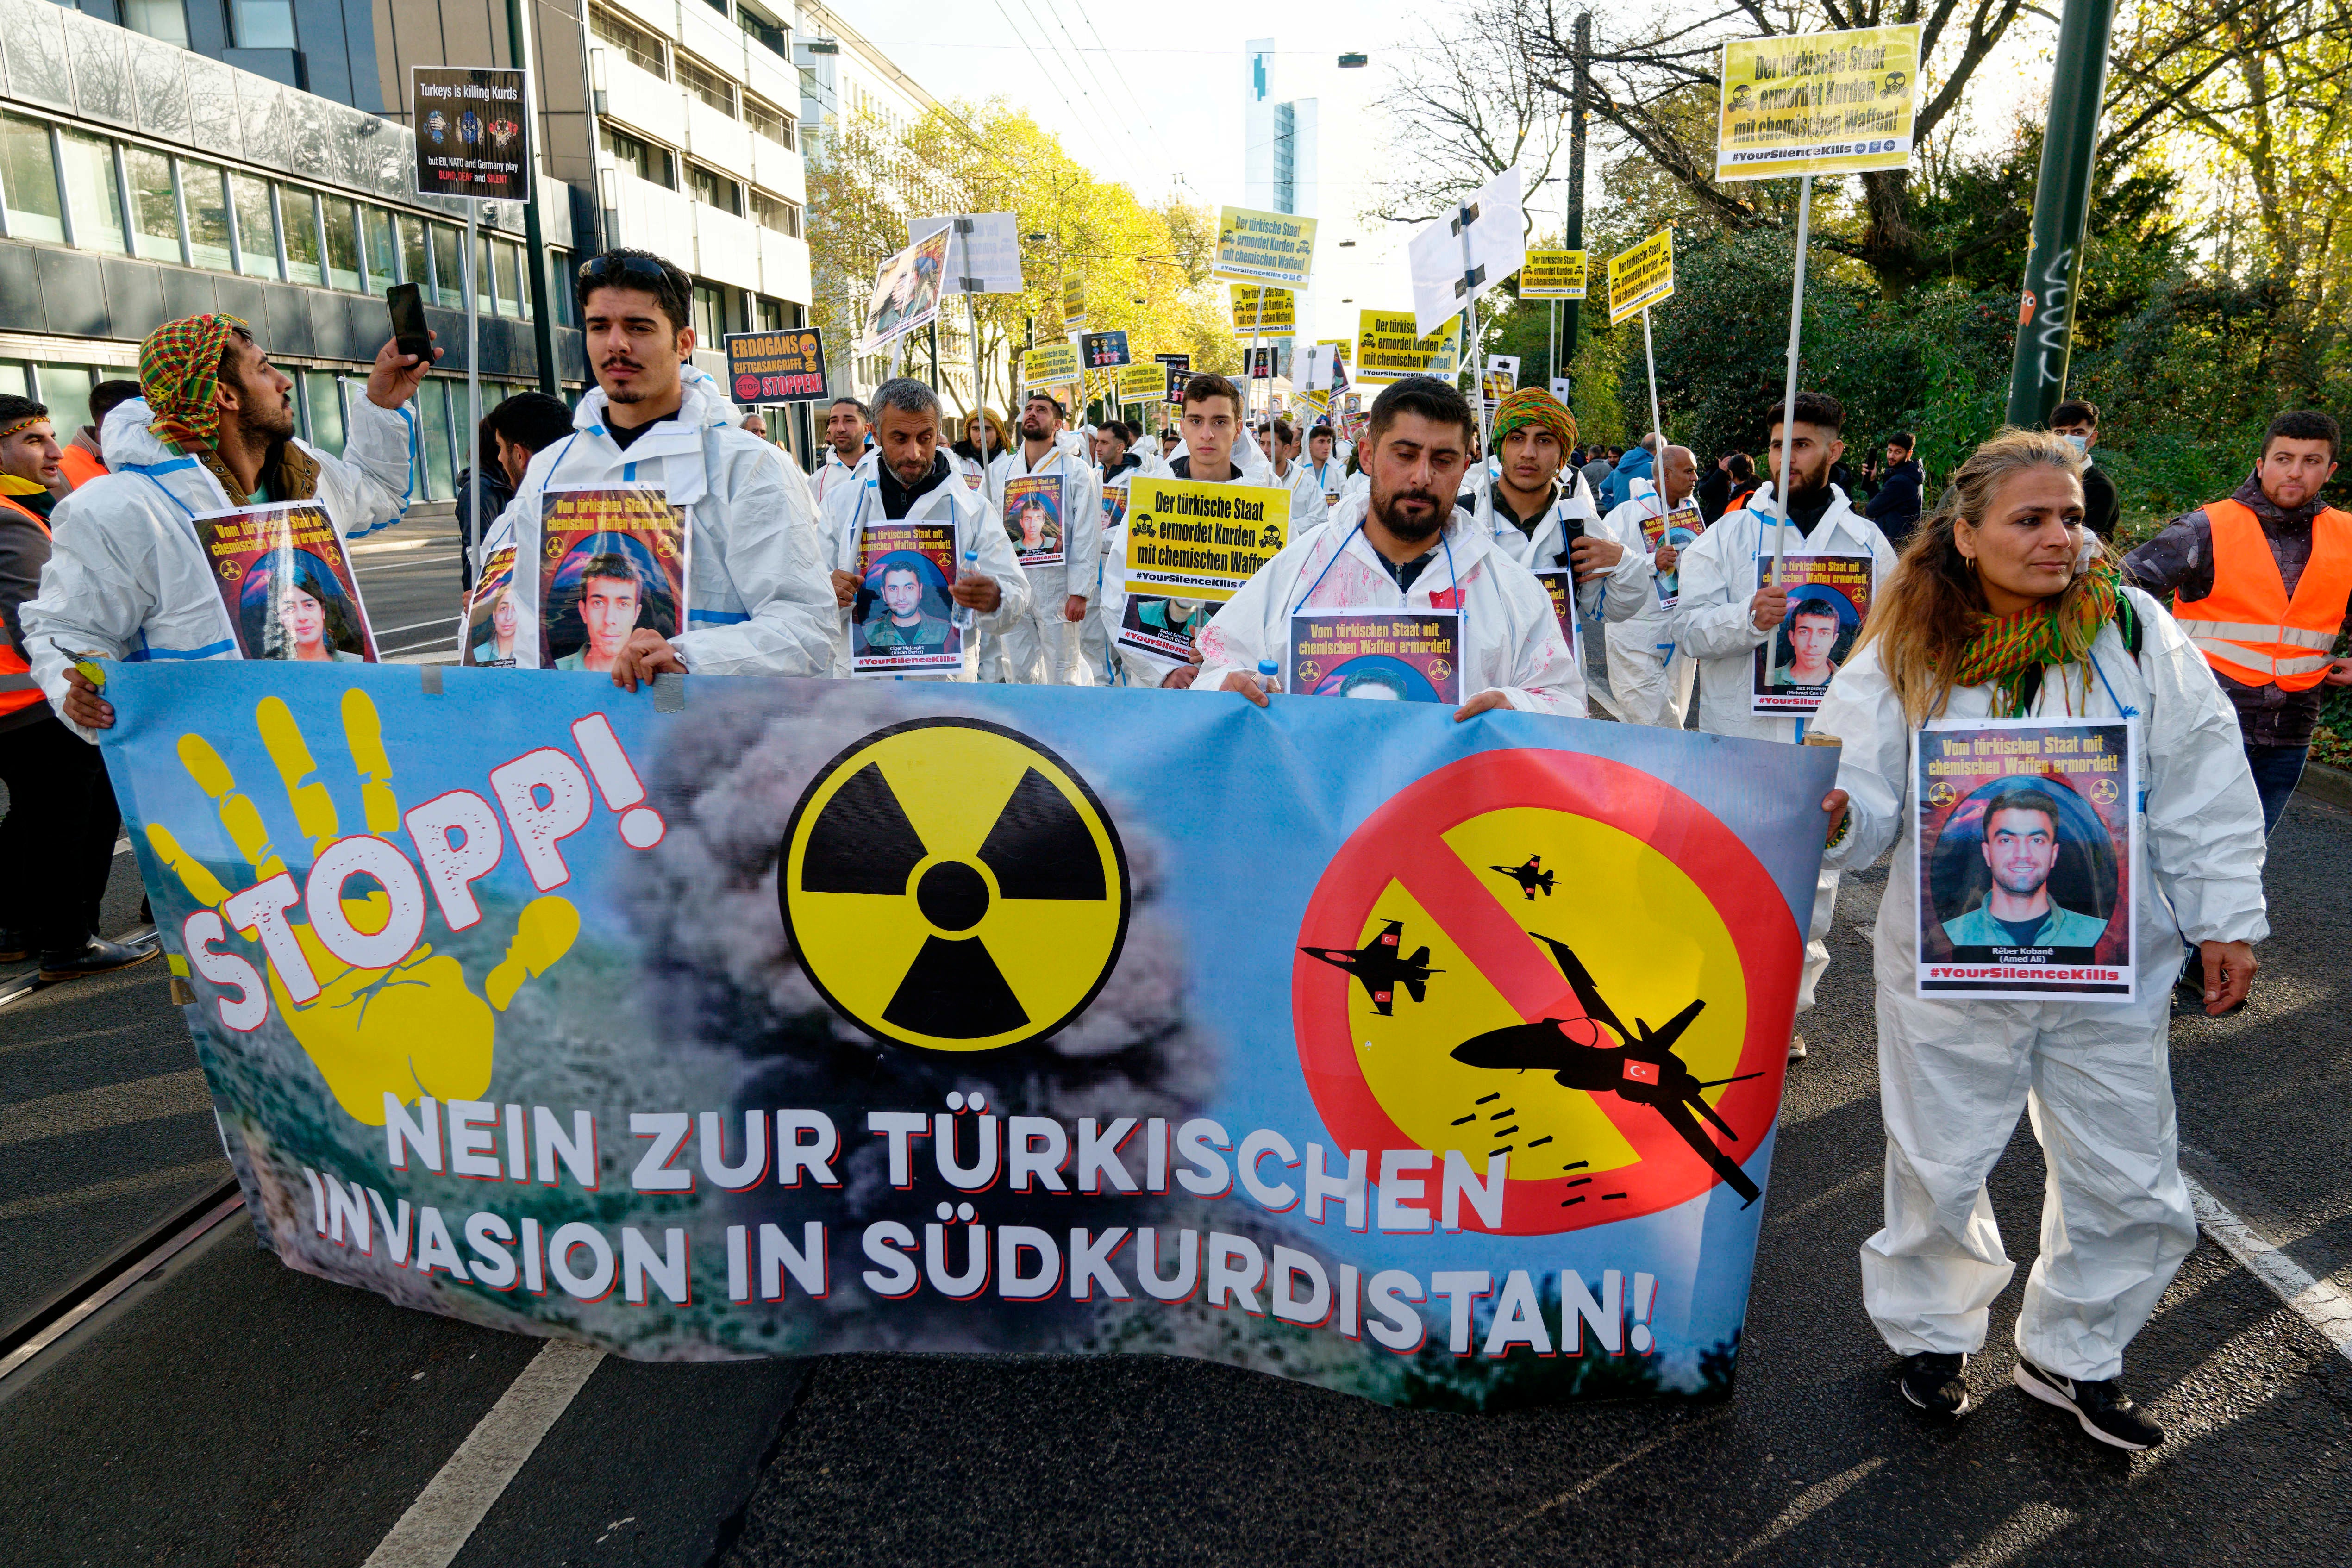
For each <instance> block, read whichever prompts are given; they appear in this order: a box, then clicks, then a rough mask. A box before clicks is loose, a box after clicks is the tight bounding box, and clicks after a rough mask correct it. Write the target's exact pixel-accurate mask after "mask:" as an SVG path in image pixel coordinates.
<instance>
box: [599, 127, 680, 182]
mask: <svg viewBox="0 0 2352 1568" xmlns="http://www.w3.org/2000/svg"><path fill="white" fill-rule="evenodd" d="M596 134H597V138H598V140H600V141H603V142H604V152H605V153H606V154H607V155H608V156H609V157H611V159H612V160H613V162H615V163H618V164H619V165H620V166H621V167H622V168H624V169H626V170H627V171H628V172H630V173H632V174H635V176H636V177H637V178H638V179H640V180H645V181H648V182H650V183H653V184H656V185H659V186H662V187H663V188H664V189H666V190H671V191H675V190H677V161H676V160H675V159H673V158H671V157H670V155H669V150H668V149H667V148H666V147H656V146H653V145H652V144H650V143H648V142H644V141H638V140H637V139H636V138H635V137H634V136H632V135H630V134H629V133H628V132H627V131H615V130H614V129H613V127H612V126H611V125H610V124H608V123H606V122H604V121H602V120H600V121H598V122H597V126H596Z"/></svg>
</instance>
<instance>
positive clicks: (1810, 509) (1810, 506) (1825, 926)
mask: <svg viewBox="0 0 2352 1568" xmlns="http://www.w3.org/2000/svg"><path fill="white" fill-rule="evenodd" d="M1793 413H1794V417H1793V418H1792V419H1790V420H1788V421H1787V422H1786V434H1788V436H1789V439H1790V448H1791V450H1790V456H1789V462H1790V467H1791V468H1792V470H1793V471H1794V474H1795V480H1794V483H1793V484H1792V486H1790V495H1789V525H1788V526H1789V543H1788V549H1787V550H1786V552H1785V553H1786V554H1789V555H1845V556H1868V557H1869V558H1870V559H1871V561H1872V571H1871V580H1872V583H1873V585H1874V586H1875V585H1876V584H1879V583H1883V582H1885V580H1886V579H1887V575H1888V574H1889V573H1890V572H1892V571H1893V570H1895V548H1894V547H1893V546H1892V545H1890V544H1888V543H1887V542H1886V536H1885V534H1882V533H1880V532H1879V531H1878V525H1877V524H1875V523H1874V522H1872V521H1871V520H1870V519H1869V518H1868V517H1864V516H1863V515H1862V514H1861V513H1859V512H1857V511H1855V510H1854V509H1853V507H1851V506H1850V505H1848V504H1847V501H1846V497H1845V492H1844V491H1843V490H1841V489H1839V488H1838V487H1837V486H1835V485H1832V484H1831V483H1830V469H1831V468H1832V466H1833V465H1835V464H1836V463H1837V460H1838V459H1839V458H1840V457H1842V456H1843V455H1844V454H1845V443H1844V442H1843V440H1841V439H1840V437H1839V432H1840V431H1841V429H1842V428H1843V426H1844V424H1845V409H1844V408H1843V405H1841V404H1840V403H1839V402H1838V401H1837V399H1835V398H1833V397H1831V396H1829V395H1828V394H1827V393H1825V392H1799V393H1798V394H1797V405H1796V408H1795V410H1794V411H1793ZM1783 414H1784V411H1783V410H1782V409H1780V407H1777V406H1776V407H1775V408H1774V409H1773V410H1772V414H1771V418H1770V420H1769V428H1770V434H1771V440H1770V442H1769V459H1770V463H1771V469H1772V476H1773V481H1772V482H1771V483H1768V484H1763V485H1759V486H1757V487H1756V488H1755V490H1753V491H1752V492H1750V493H1749V494H1748V497H1747V499H1746V502H1745V504H1744V505H1742V506H1741V507H1739V508H1738V510H1736V511H1730V512H1726V513H1725V514H1724V515H1723V516H1722V517H1720V518H1719V519H1717V522H1716V525H1715V526H1714V527H1713V528H1709V529H1707V530H1706V532H1705V533H1703V534H1701V535H1700V536H1699V537H1698V538H1696V540H1695V541H1693V542H1692V544H1691V547H1690V548H1689V549H1686V550H1685V551H1683V553H1682V559H1681V560H1680V561H1679V562H1678V563H1677V564H1678V566H1679V569H1680V571H1681V575H1682V591H1681V593H1680V594H1679V595H1678V596H1677V598H1676V600H1675V610H1674V614H1673V616H1672V617H1671V619H1670V625H1671V627H1672V630H1673V632H1674V639H1673V640H1674V642H1675V644H1676V645H1677V646H1678V647H1680V648H1681V649H1682V650H1683V652H1685V653H1687V654H1689V655H1690V656H1691V657H1692V658H1694V659H1696V660H1697V661H1698V679H1699V695H1700V699H1701V701H1700V706H1699V727H1700V728H1701V729H1704V730H1706V732H1707V733H1708V734H1710V735H1736V736H1740V737H1745V738H1748V739H1750V740H1779V741H1785V742H1788V743H1790V744H1794V743H1795V742H1797V741H1798V740H1800V739H1801V738H1802V737H1803V734H1804V726H1805V720H1804V719H1803V718H1801V717H1799V716H1791V715H1781V714H1759V713H1755V712H1753V711H1751V707H1750V704H1751V698H1752V688H1753V685H1754V665H1755V657H1756V650H1757V648H1759V646H1761V645H1762V644H1764V643H1769V642H1770V641H1771V640H1772V637H1773V635H1774V634H1775V633H1776V632H1779V631H1780V622H1781V621H1782V620H1783V619H1784V618H1785V617H1786V616H1787V615H1788V613H1789V599H1790V594H1789V590H1788V588H1787V586H1786V585H1785V584H1784V585H1783V586H1780V587H1777V588H1776V587H1772V586H1770V585H1769V584H1768V585H1767V586H1765V587H1762V588H1759V587H1757V586H1756V581H1757V571H1756V568H1757V563H1758V562H1759V561H1761V562H1763V563H1765V564H1766V565H1768V566H1769V564H1770V562H1771V559H1772V547H1773V540H1774V538H1775V537H1776V536H1777V535H1778V533H1779V530H1780V502H1779V500H1778V498H1777V497H1778V492H1779V481H1780V463H1781V454H1780V442H1781V436H1782V434H1783V433H1784V424H1783ZM1837 879H1838V873H1836V872H1834V871H1823V872H1822V873H1821V880H1820V881H1819V882H1818V883H1816V884H1815V887H1814V893H1813V918H1812V922H1811V926H1810V927H1809V928H1808V930H1807V932H1806V934H1805V935H1806V945H1805V972H1804V977H1803V979H1802V980H1801V982H1800V984H1799V987H1798V990H1797V1010H1798V1011H1799V1012H1802V1011H1804V1009H1807V1008H1810V1007H1811V1006H1812V1005H1813V990H1814V988H1815V987H1816V986H1817V985H1818V984H1819V983H1820V981H1821V977H1822V970H1824V969H1826V968H1828V967H1829V963H1830V950H1829V945H1828V937H1829V932H1830V922H1831V919H1832V916H1833V915H1835V913H1836V909H1837ZM1804 1054H1805V1042H1804V1037H1803V1036H1801V1035H1793V1034H1792V1035H1790V1038H1789V1057H1790V1061H1797V1060H1800V1059H1801V1058H1802V1057H1803V1056H1804Z"/></svg>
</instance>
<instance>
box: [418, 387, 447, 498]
mask: <svg viewBox="0 0 2352 1568" xmlns="http://www.w3.org/2000/svg"><path fill="white" fill-rule="evenodd" d="M416 402H417V420H416V423H418V424H420V425H422V426H423V427H424V430H425V464H424V467H425V477H426V479H427V482H428V483H429V484H430V485H431V486H432V488H433V499H435V500H436V501H446V500H449V499H450V498H452V497H455V496H456V495H457V467H456V465H455V457H454V455H453V453H452V452H451V450H450V445H449V383H448V382H447V381H446V380H444V379H443V378H442V377H439V376H427V377H425V382H424V384H423V385H422V386H420V387H418V388H417V389H416Z"/></svg>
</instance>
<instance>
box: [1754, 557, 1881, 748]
mask: <svg viewBox="0 0 2352 1568" xmlns="http://www.w3.org/2000/svg"><path fill="white" fill-rule="evenodd" d="M1876 566H1877V563H1876V562H1874V560H1872V559H1871V558H1870V557H1868V556H1866V555H1791V556H1783V557H1782V558H1781V559H1780V583H1781V586H1782V587H1784V588H1786V589H1787V590H1788V591H1789V608H1788V611H1787V612H1786V613H1785V614H1783V615H1782V616H1781V618H1780V625H1778V626H1776V627H1774V628H1773V629H1772V635H1771V636H1769V638H1767V639H1765V640H1764V641H1763V642H1762V643H1758V644H1757V646H1756V653H1755V655H1754V658H1755V664H1754V685H1753V686H1752V688H1751V700H1750V701H1749V703H1748V711H1749V712H1750V713H1756V714H1769V715H1773V716H1797V717H1802V716H1807V715H1810V714H1812V713H1814V712H1816V711H1818V710H1819V709H1820V707H1821V706H1822V693H1823V692H1826V691H1827V690H1829V685H1830V677H1831V676H1832V675H1834V674H1837V672H1838V668H1839V666H1840V665H1842V664H1844V663H1845V661H1846V656H1847V655H1848V654H1850V653H1853V644H1854V641H1855V639H1857V638H1859V637H1860V636H1861V635H1862V623H1863V622H1864V621H1865V620H1867V619H1868V618H1869V616H1870V591H1871V581H1872V577H1873V574H1874V571H1875V570H1876ZM1771 581H1772V558H1771V557H1770V556H1769V555H1765V556H1759V557H1757V558H1756V586H1757V587H1758V588H1759V589H1762V588H1767V587H1769V586H1770V585H1771Z"/></svg>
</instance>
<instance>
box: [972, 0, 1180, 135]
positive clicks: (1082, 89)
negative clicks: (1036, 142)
mask: <svg viewBox="0 0 2352 1568" xmlns="http://www.w3.org/2000/svg"><path fill="white" fill-rule="evenodd" d="M1020 3H1021V9H1022V10H1023V11H1024V12H1026V13H1028V16H1029V19H1030V21H1031V22H1032V23H1033V24H1034V26H1036V29H1037V33H1038V36H1039V37H1042V38H1044V39H1045V47H1046V49H1047V51H1048V52H1050V53H1051V54H1052V55H1053V56H1054V58H1055V62H1056V63H1057V64H1059V65H1060V66H1061V68H1062V74H1063V75H1064V76H1065V77H1066V78H1068V80H1069V83H1070V90H1071V92H1072V93H1073V94H1074V95H1075V96H1076V99H1077V104H1076V105H1074V106H1073V107H1078V106H1081V105H1082V106H1083V107H1084V108H1085V109H1086V110H1087V112H1089V113H1091V114H1092V115H1093V116H1094V119H1095V126H1094V132H1093V133H1095V134H1100V135H1101V136H1102V150H1103V151H1104V152H1106V153H1108V152H1110V151H1111V149H1112V148H1114V147H1115V146H1117V145H1118V140H1119V132H1118V131H1117V130H1114V129H1113V122H1112V120H1110V119H1108V117H1106V116H1105V114H1104V112H1103V107H1102V105H1100V104H1098V103H1097V102H1096V101H1095V95H1094V94H1093V93H1092V92H1090V91H1088V90H1087V88H1086V86H1085V84H1084V83H1082V82H1080V81H1079V80H1078V74H1077V71H1076V69H1075V68H1073V67H1072V66H1071V65H1070V63H1069V62H1068V61H1067V60H1065V59H1063V58H1062V47H1061V46H1059V45H1057V44H1055V42H1054V37H1053V33H1052V30H1051V29H1049V28H1048V27H1047V26H1045V23H1044V22H1043V21H1042V20H1040V19H1039V18H1038V16H1037V12H1036V8H1035V7H1034V6H1033V5H1031V4H1030V0H1020ZM997 8H998V9H999V10H1000V11H1001V10H1003V0H998V5H997ZM1006 20H1007V21H1010V20H1011V18H1010V17H1007V18H1006ZM1016 30H1017V29H1016ZM1030 52H1031V55H1032V56H1033V57H1034V55H1035V52H1036V51H1035V50H1034V48H1033V49H1032V50H1031V51H1030ZM1072 52H1073V53H1075V52H1076V51H1075V50H1073V51H1072ZM1127 134H1128V145H1129V154H1128V155H1129V156H1130V157H1141V156H1142V149H1141V148H1140V146H1139V145H1138V144H1137V143H1136V141H1135V140H1134V133H1133V132H1131V131H1129V132H1128V133H1127ZM1143 161H1144V162H1145V163H1146V164H1148V163H1149V162H1150V160H1149V159H1148V158H1144V160H1143Z"/></svg>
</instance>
